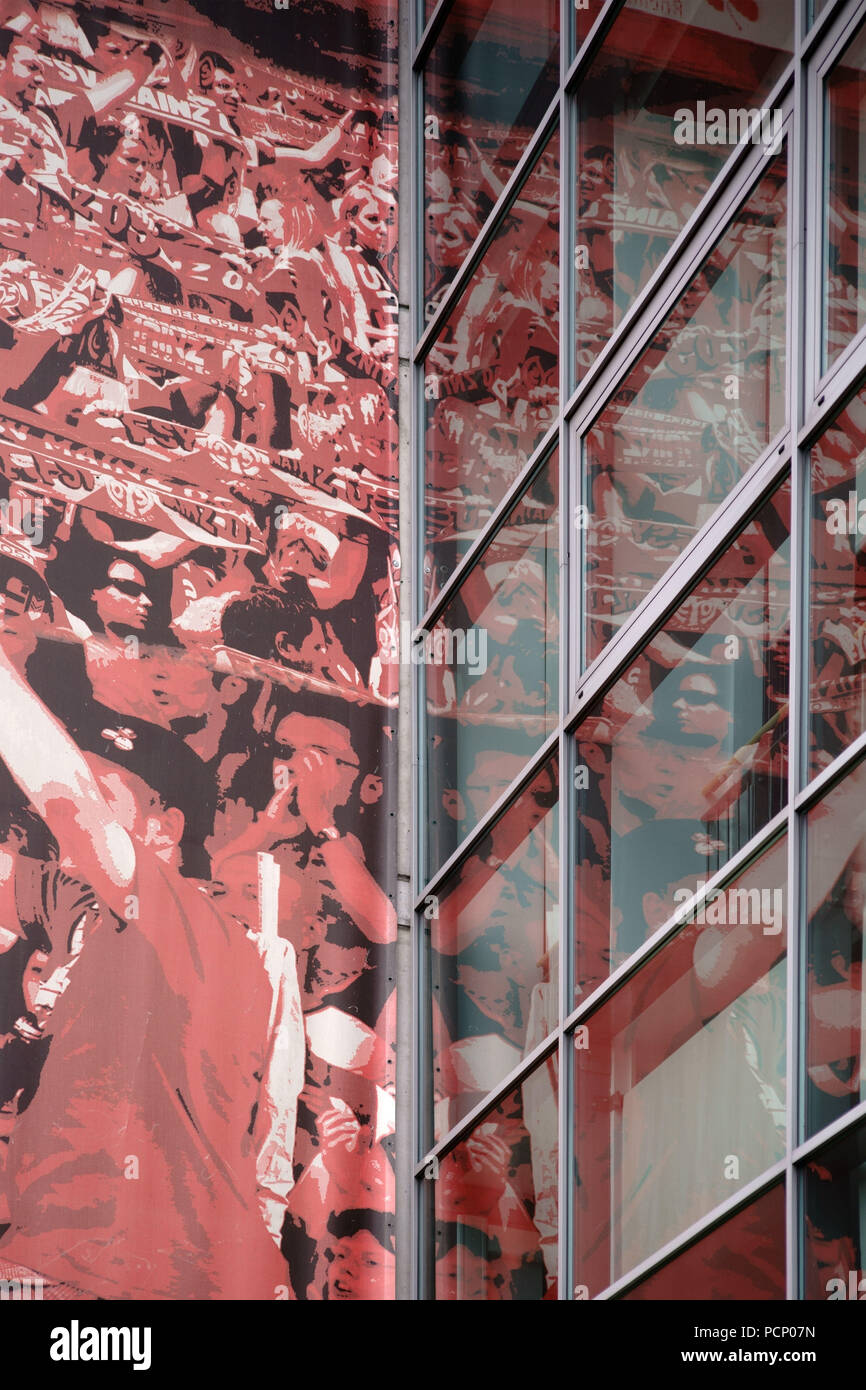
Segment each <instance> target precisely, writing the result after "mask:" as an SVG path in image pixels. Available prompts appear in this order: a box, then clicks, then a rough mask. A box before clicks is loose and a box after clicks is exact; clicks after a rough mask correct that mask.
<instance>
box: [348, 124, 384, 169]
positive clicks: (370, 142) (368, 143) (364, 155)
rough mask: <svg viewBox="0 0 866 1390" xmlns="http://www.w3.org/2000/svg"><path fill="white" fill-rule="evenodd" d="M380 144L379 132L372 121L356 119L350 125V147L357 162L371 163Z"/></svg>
mask: <svg viewBox="0 0 866 1390" xmlns="http://www.w3.org/2000/svg"><path fill="white" fill-rule="evenodd" d="M378 146H379V132H378V130H377V129H376V126H375V125H374V124H373V123H372V122H371V121H354V122H353V123H352V124H351V125H350V126H349V148H350V151H351V153H352V155H353V156H354V158H355V161H356V162H359V163H361V164H367V165H369V164H370V162H371V161H372V159H373V155H374V153H375V151H376V150H377V149H378Z"/></svg>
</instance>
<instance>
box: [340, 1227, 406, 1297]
mask: <svg viewBox="0 0 866 1390" xmlns="http://www.w3.org/2000/svg"><path fill="white" fill-rule="evenodd" d="M333 1255H334V1258H333V1260H332V1262H331V1268H330V1270H329V1272H328V1298H329V1300H330V1299H335V1300H336V1299H339V1300H342V1299H357V1298H370V1297H373V1298H378V1299H387V1298H391V1297H392V1296H393V1290H394V1277H395V1271H396V1260H395V1257H394V1253H393V1251H391V1250H385V1249H384V1248H383V1247H382V1246H381V1245H380V1244H379V1242H378V1240H377V1239H376V1237H375V1236H374V1235H373V1233H372V1231H356V1233H355V1234H354V1235H353V1236H343V1238H342V1240H338V1241H337V1242H336V1244H335V1246H334V1248H333Z"/></svg>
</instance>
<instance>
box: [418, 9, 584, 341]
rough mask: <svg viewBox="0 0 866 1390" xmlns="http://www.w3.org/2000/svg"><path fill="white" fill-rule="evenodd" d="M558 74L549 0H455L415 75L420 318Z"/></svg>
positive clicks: (450, 272)
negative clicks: (420, 120)
mask: <svg viewBox="0 0 866 1390" xmlns="http://www.w3.org/2000/svg"><path fill="white" fill-rule="evenodd" d="M558 81H559V4H558V0H539V3H537V4H534V5H532V6H529V7H528V6H527V5H526V3H525V0H455V3H454V4H453V5H452V7H451V10H450V13H449V15H448V17H447V19H446V20H445V23H444V25H443V26H442V29H441V31H440V33H439V36H438V37H437V39H436V42H435V44H434V46H433V49H432V51H431V53H430V56H429V58H428V60H427V67H426V70H425V74H424V183H425V209H424V210H425V219H426V233H425V241H424V246H425V263H424V299H425V302H426V317H428V318H429V317H430V316H431V314H432V312H433V310H434V309H435V306H436V304H437V303H438V301H439V299H440V298H441V297H442V294H443V292H444V290H445V289H446V288H447V286H448V285H449V284H450V282H451V280H452V279H453V278H454V276H455V275H456V273H457V270H458V268H459V266H460V264H461V262H462V261H463V258H464V256H465V254H466V252H467V251H468V249H469V247H470V246H471V245H472V243H473V241H474V240H475V238H476V236H477V235H478V233H479V231H480V230H481V227H482V225H483V223H484V221H485V220H486V218H487V215H488V213H489V212H490V211H491V210H492V208H493V205H494V203H495V202H496V200H497V198H498V197H499V194H500V193H501V192H502V189H503V188H504V186H505V184H506V183H507V182H508V179H509V178H510V176H511V174H512V173H513V171H514V168H515V166H516V164H517V162H518V160H519V159H520V156H521V155H522V154H523V151H524V149H525V148H526V145H527V142H528V141H529V139H530V137H531V135H532V134H533V132H534V131H535V128H536V126H537V125H538V123H539V121H540V120H541V118H542V116H543V115H544V113H545V111H546V110H547V107H548V106H549V104H550V101H551V99H552V97H553V95H554V92H555V91H556V88H557V84H558ZM552 198H553V200H555V198H556V192H555V191H554V190H552Z"/></svg>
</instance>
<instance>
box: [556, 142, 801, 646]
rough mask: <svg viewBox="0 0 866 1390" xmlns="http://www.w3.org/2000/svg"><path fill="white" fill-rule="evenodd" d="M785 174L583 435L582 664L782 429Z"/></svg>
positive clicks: (780, 169)
mask: <svg viewBox="0 0 866 1390" xmlns="http://www.w3.org/2000/svg"><path fill="white" fill-rule="evenodd" d="M784 173H785V165H784V160H781V159H780V160H776V161H774V164H773V166H772V169H771V171H770V172H769V173H768V174H767V175H766V176H765V177H764V178H763V179H762V180H761V182H760V184H759V185H758V187H757V188H756V189H755V190H754V192H753V193H752V194H751V195H750V196H749V198H748V199H747V201H746V202H745V203H744V204H743V206H742V207H741V209H740V210H739V212H738V213H737V214H736V216H735V217H734V219H733V221H732V222H731V224H730V226H729V227H728V230H727V231H726V232H725V233H724V235H723V236H722V238H721V240H720V241H719V242H718V244H717V246H716V248H715V250H713V251H712V252H711V253H710V255H709V257H708V258H707V260H706V261H705V262H704V264H703V266H702V268H701V270H700V271H699V273H698V275H697V276H696V277H695V279H694V280H693V281H692V282H691V285H690V286H689V288H688V289H687V290H686V292H685V294H684V295H683V296H682V298H681V299H680V301H679V303H678V304H677V307H676V308H675V309H674V310H673V312H672V313H671V314H670V315H669V316H668V318H667V319H666V320H665V321H664V323H663V324H662V326H661V327H660V328H659V329H658V331H657V332H656V334H655V336H654V338H653V340H652V342H651V344H650V346H649V348H647V350H646V351H645V352H644V353H643V354H642V356H641V357H640V358H639V360H638V362H637V364H636V365H635V366H634V367H633V368H632V370H631V371H630V372H629V374H628V375H627V377H626V378H625V380H624V382H623V383H622V385H621V386H620V388H619V389H618V390H617V391H616V393H615V395H614V396H613V399H612V401H611V403H610V404H609V405H608V406H607V407H606V409H605V410H604V411H603V412H602V414H601V415H600V416H599V417H598V419H597V420H596V422H595V424H594V425H593V427H592V429H591V430H590V432H589V434H588V435H587V438H586V441H585V446H584V447H585V478H586V496H587V499H588V509H589V510H588V515H587V517H586V521H587V525H586V527H585V533H584V543H585V563H586V582H587V595H586V602H587V624H588V630H587V660H588V661H591V660H592V659H593V658H594V657H596V656H597V655H598V653H599V652H600V651H601V650H602V648H603V647H604V645H605V643H606V642H608V641H609V640H610V638H611V637H612V636H613V635H614V633H615V632H616V630H617V628H618V627H619V626H620V625H621V624H622V623H623V622H624V621H625V620H626V618H627V617H628V616H629V614H630V613H632V612H633V611H634V609H635V608H637V606H638V604H639V603H640V602H641V601H642V600H643V599H644V598H645V597H646V595H647V594H648V593H649V591H650V590H651V589H652V588H653V587H654V586H655V584H656V583H657V582H658V580H659V579H660V578H661V576H662V574H663V573H664V572H665V571H666V570H667V569H668V568H669V566H670V565H671V564H672V563H673V561H674V560H675V559H676V558H677V556H678V555H679V554H680V553H681V551H682V550H683V549H684V548H685V546H686V545H687V544H688V542H689V541H690V540H691V539H692V536H693V535H694V534H695V532H696V531H698V530H699V529H700V528H701V527H702V526H703V525H704V523H705V522H706V521H707V520H708V519H709V518H710V517H711V516H712V514H713V512H714V511H716V509H717V508H718V506H719V504H720V503H721V502H723V501H724V500H725V498H726V497H727V496H728V494H729V493H730V491H731V489H732V487H733V486H734V484H735V483H736V482H737V480H738V479H739V478H740V477H741V476H742V474H743V473H745V472H746V471H747V469H748V468H749V467H750V466H751V465H752V464H753V463H754V462H755V461H756V459H757V458H758V457H759V456H760V454H761V453H762V452H763V451H764V449H765V448H766V446H767V445H768V444H769V443H770V440H771V439H772V438H773V437H774V436H775V435H776V434H777V433H778V431H779V430H780V429H781V428H782V426H783V425H784V422H785V292H786V287H785V266H786V260H785V245H786V237H785V202H786V199H785V183H784Z"/></svg>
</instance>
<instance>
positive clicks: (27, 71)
mask: <svg viewBox="0 0 866 1390" xmlns="http://www.w3.org/2000/svg"><path fill="white" fill-rule="evenodd" d="M44 81H45V78H44V76H43V73H42V63H41V61H40V58H39V54H38V52H37V50H36V49H35V48H33V47H32V45H31V44H29V43H23V42H21V41H18V42H16V43H13V44H12V45H11V46H10V48H9V54H8V57H7V59H6V65H5V70H4V72H3V76H2V83H0V85H2V88H3V89H4V90H5V91H6V92H7V93H8V94H9V97H10V99H11V100H12V101H15V102H17V103H18V105H20V106H24V107H26V106H32V105H33V103H34V102H35V101H36V93H37V92H38V90H39V88H40V87H41V86H42V85H43V84H44Z"/></svg>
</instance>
